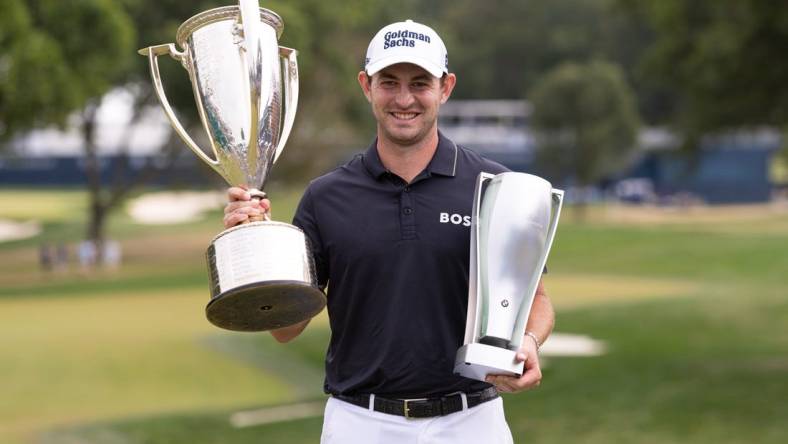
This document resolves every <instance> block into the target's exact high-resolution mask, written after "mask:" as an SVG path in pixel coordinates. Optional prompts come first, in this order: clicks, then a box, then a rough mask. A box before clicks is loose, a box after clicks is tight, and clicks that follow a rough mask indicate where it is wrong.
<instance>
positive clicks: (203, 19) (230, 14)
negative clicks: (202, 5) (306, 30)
mask: <svg viewBox="0 0 788 444" xmlns="http://www.w3.org/2000/svg"><path fill="white" fill-rule="evenodd" d="M239 16H240V10H239V8H238V6H222V7H220V8H214V9H209V10H207V11H203V12H201V13H199V14H197V15H195V16H193V17H191V18H190V19H188V20H186V21H185V22H183V23H182V24H181V26H179V27H178V32H177V33H176V34H175V41H176V42H178V45H179V46H180V47H181V48H185V47H186V40H187V39H188V38H189V36H190V35H191V34H192V33H193V32H194V31H196V30H197V29H199V28H201V27H203V26H205V25H208V24H211V23H215V22H219V21H222V20H227V19H234V20H235V19H237V18H238V17H239ZM260 19H261V20H262V21H263V22H264V23H266V24H268V25H269V26H271V27H272V28H274V29H275V30H276V37H277V38H279V37H281V36H282V31H283V30H284V27H285V23H284V21H283V20H282V17H279V14H277V13H275V12H274V11H271V10H270V9H265V8H260Z"/></svg>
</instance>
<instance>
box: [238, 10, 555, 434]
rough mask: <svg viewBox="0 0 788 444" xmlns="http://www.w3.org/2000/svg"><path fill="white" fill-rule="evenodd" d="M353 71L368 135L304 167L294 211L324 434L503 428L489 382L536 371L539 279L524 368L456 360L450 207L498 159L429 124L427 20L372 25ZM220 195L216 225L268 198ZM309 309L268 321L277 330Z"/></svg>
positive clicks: (456, 211)
mask: <svg viewBox="0 0 788 444" xmlns="http://www.w3.org/2000/svg"><path fill="white" fill-rule="evenodd" d="M358 82H359V85H360V86H361V90H362V91H363V93H364V95H365V96H366V98H367V100H368V101H369V103H370V105H371V107H372V112H373V114H374V116H375V119H376V120H377V138H376V140H375V141H374V142H373V143H372V145H371V146H370V147H369V148H368V149H367V151H366V152H365V153H363V154H360V155H357V156H356V157H355V158H354V159H352V160H351V161H350V162H348V163H347V164H345V165H343V166H341V167H339V168H337V169H336V170H334V171H332V172H330V173H328V174H326V175H324V176H322V177H320V178H318V179H315V180H314V181H312V182H311V183H310V185H309V187H308V188H307V190H306V192H305V193H304V196H303V198H302V200H301V203H300V204H299V207H298V210H297V212H296V215H295V217H294V220H293V223H294V224H295V225H297V226H298V227H300V228H301V229H303V230H304V232H305V233H306V235H307V237H308V238H309V240H310V243H311V245H312V248H313V250H314V255H315V263H316V268H317V274H318V281H319V283H320V285H322V286H325V285H327V284H330V288H329V290H328V313H329V319H330V324H331V341H330V344H329V348H328V352H327V355H326V380H325V390H326V392H327V393H329V394H331V398H330V399H329V401H328V404H327V405H326V412H325V420H324V426H323V437H322V442H324V443H343V444H345V443H365V444H370V443H398V444H399V443H463V442H468V443H507V442H512V436H511V432H510V431H509V428H508V426H507V424H506V421H505V418H504V414H503V404H502V401H501V399H500V397H499V396H498V393H499V392H507V393H513V392H520V391H523V390H527V389H529V388H532V387H535V386H537V385H538V384H539V382H540V380H541V372H540V369H539V358H538V355H537V350H538V347H539V343H540V342H543V341H544V340H545V339H546V338H547V336H548V335H549V334H550V332H551V330H552V326H553V310H552V305H551V304H550V301H549V299H548V298H547V296H546V295H545V292H544V287H543V286H542V284H541V282H540V284H539V287H538V289H537V295H536V298H535V300H534V303H533V307H532V311H531V317H530V319H529V321H528V325H527V330H528V332H527V336H528V337H527V338H524V340H523V347H522V348H521V350H520V351H519V353H518V357H517V359H518V360H520V361H525V369H526V371H525V373H524V374H523V375H522V377H520V378H515V377H508V376H490V377H488V382H489V383H486V382H481V381H475V380H471V379H466V378H463V377H460V376H456V375H454V374H453V367H454V357H455V354H456V351H457V349H458V348H459V346H460V345H462V341H463V336H464V329H465V321H466V309H467V302H468V267H469V254H470V253H469V244H470V228H469V225H470V224H469V223H459V224H455V223H453V222H452V220H454V221H457V220H458V218H457V217H451V216H454V215H460V216H468V215H470V214H471V208H472V203H473V191H474V186H475V183H476V179H477V176H478V174H479V172H480V171H485V172H488V173H500V172H503V171H506V169H505V168H504V167H503V166H501V165H499V164H496V163H494V162H490V161H488V160H485V159H483V158H482V157H480V156H479V155H477V154H475V153H473V152H472V151H469V150H467V149H465V148H462V147H459V146H457V145H456V144H454V142H452V141H451V140H449V139H447V138H446V137H444V136H443V135H442V134H441V133H440V132H439V131H438V127H437V117H438V109H439V108H440V106H441V105H442V104H443V103H445V102H446V101H447V100H448V98H449V96H450V95H451V92H452V89H453V88H454V85H455V83H456V76H455V75H454V74H452V73H449V72H448V57H447V54H446V48H445V46H444V44H443V42H442V41H441V39H440V37H439V36H438V35H437V34H436V33H435V31H433V30H432V29H431V28H429V27H427V26H425V25H422V24H419V23H414V22H412V21H410V20H408V21H406V22H400V23H394V24H392V25H388V26H386V27H384V28H383V29H381V30H380V31H379V32H378V33H377V34H376V35H375V37H374V38H373V39H372V41H371V42H370V45H369V48H368V50H367V58H366V63H365V69H364V71H361V72H360V73H359V74H358ZM229 196H230V200H231V202H230V203H229V204H228V205H227V207H226V209H225V219H224V223H225V226H226V227H231V226H234V225H236V224H238V223H243V222H245V221H246V220H247V219H248V218H249V217H253V216H260V215H261V214H262V213H263V212H267V211H269V210H270V202H268V201H267V200H263V201H262V202H260V203H259V204H258V203H256V202H253V201H250V197H249V195H248V193H246V192H245V191H244V190H243V189H241V188H231V189H230V190H229ZM447 215H450V216H447ZM466 220H467V219H466ZM308 323H309V321H305V322H302V323H300V324H297V325H294V326H291V327H287V328H283V329H280V330H276V331H272V332H271V333H272V335H273V336H274V337H275V338H276V339H277V340H279V341H280V342H287V341H290V340H291V339H293V338H295V337H296V336H298V335H299V334H300V333H301V332H302V331H303V330H304V328H305V327H306V326H307V324H308ZM406 400H407V401H406Z"/></svg>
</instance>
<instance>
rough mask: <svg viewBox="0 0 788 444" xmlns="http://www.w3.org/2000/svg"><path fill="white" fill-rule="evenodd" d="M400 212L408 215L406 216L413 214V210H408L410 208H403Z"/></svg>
mask: <svg viewBox="0 0 788 444" xmlns="http://www.w3.org/2000/svg"><path fill="white" fill-rule="evenodd" d="M402 212H403V213H405V214H408V215H410V214H412V213H413V208H410V207H405V208H404V209H403V210H402Z"/></svg>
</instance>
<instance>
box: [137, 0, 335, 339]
mask: <svg viewBox="0 0 788 444" xmlns="http://www.w3.org/2000/svg"><path fill="white" fill-rule="evenodd" d="M238 3H239V4H238V6H226V7H221V8H215V9H211V10H208V11H204V12H202V13H200V14H197V15H195V16H194V17H192V18H190V19H188V20H186V21H185V22H184V23H183V24H182V25H181V26H180V27H179V28H178V31H177V34H176V38H175V40H176V42H177V43H178V46H180V48H181V49H178V48H176V47H175V45H174V44H172V43H169V44H164V45H157V46H151V47H148V48H143V49H141V50H140V51H139V52H140V54H142V55H144V56H147V57H148V61H149V64H150V72H151V76H152V77H153V85H154V87H155V89H156V94H157V95H158V98H159V101H160V102H161V105H162V107H163V108H164V112H165V113H166V115H167V117H168V118H169V120H170V123H171V124H172V126H173V127H174V128H175V131H176V132H177V133H178V135H179V136H180V137H181V139H183V141H184V142H185V143H186V146H188V147H189V148H190V149H191V150H192V151H193V152H194V154H196V155H197V157H199V158H200V159H201V160H203V161H204V162H205V163H206V164H208V165H209V166H210V167H211V168H213V169H214V170H215V171H216V172H217V173H219V174H220V175H221V176H222V177H223V178H224V179H225V180H226V181H227V183H229V184H230V185H234V186H242V187H245V188H247V189H248V190H249V192H250V194H252V196H253V198H257V199H262V198H264V197H265V193H263V192H262V191H260V190H261V189H262V188H263V185H264V184H265V182H266V178H267V177H268V174H269V172H270V170H271V167H272V165H273V164H274V162H276V159H277V158H278V157H279V155H280V154H281V152H282V149H283V148H284V146H285V142H286V141H287V138H288V136H289V135H290V130H291V129H292V127H293V120H294V118H295V113H296V103H297V102H298V67H297V64H296V51H295V50H294V49H290V48H284V47H280V46H279V44H278V38H279V36H281V34H282V30H283V28H284V23H283V22H282V19H281V18H280V17H279V16H278V15H277V14H276V13H275V12H273V11H270V10H268V9H264V8H260V5H259V3H258V0H240V1H239V2H238ZM161 55H169V56H170V57H172V58H173V59H175V60H176V61H179V62H180V63H181V64H182V65H183V67H184V68H185V69H186V71H187V72H188V74H189V78H190V79H191V83H192V87H193V89H194V98H195V101H196V102H197V109H198V111H199V114H200V118H201V119H202V123H203V126H204V127H205V130H206V132H207V134H208V140H210V144H211V151H212V153H213V158H212V157H211V156H209V155H208V154H206V151H204V150H202V149H201V148H200V147H199V146H198V145H197V143H195V142H194V140H193V139H192V138H191V137H190V136H189V134H188V133H187V132H186V131H185V130H184V128H183V126H182V125H181V123H180V121H179V120H178V118H177V116H176V115H175V113H174V112H173V110H172V107H171V106H170V104H169V101H168V100H167V96H166V95H165V92H164V87H163V85H162V81H161V75H160V73H159V65H158V57H159V56H161ZM206 256H207V261H208V271H209V275H210V290H211V301H210V303H209V304H208V306H207V307H206V309H205V311H206V315H207V317H208V320H209V321H211V322H212V323H213V324H214V325H216V326H218V327H221V328H226V329H228V330H237V331H263V330H270V329H275V328H280V327H285V326H288V325H292V324H295V323H297V322H300V321H302V320H306V319H308V318H310V317H312V316H314V315H316V314H317V313H319V312H320V311H321V310H322V309H323V307H324V306H325V304H326V298H325V295H324V294H323V292H322V291H321V290H320V289H318V287H317V284H316V279H315V272H314V264H313V262H312V261H313V259H312V254H311V252H310V249H309V246H308V245H307V242H306V238H305V236H304V233H303V232H302V231H301V230H299V229H298V228H296V227H294V226H292V225H289V224H285V223H281V222H272V221H270V219H269V218H268V217H267V216H266V217H260V218H257V220H255V221H252V222H251V223H246V224H243V225H240V226H237V227H234V228H230V229H228V230H225V231H223V232H222V233H220V234H219V235H218V236H216V238H214V240H213V241H212V242H211V244H210V247H209V248H208V251H207V254H206Z"/></svg>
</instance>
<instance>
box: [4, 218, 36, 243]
mask: <svg viewBox="0 0 788 444" xmlns="http://www.w3.org/2000/svg"><path fill="white" fill-rule="evenodd" d="M40 232H41V225H40V224H39V223H38V222H35V221H27V222H16V221H13V220H7V219H0V242H6V241H12V240H20V239H27V238H29V237H33V236H36V235H38V233H40Z"/></svg>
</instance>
